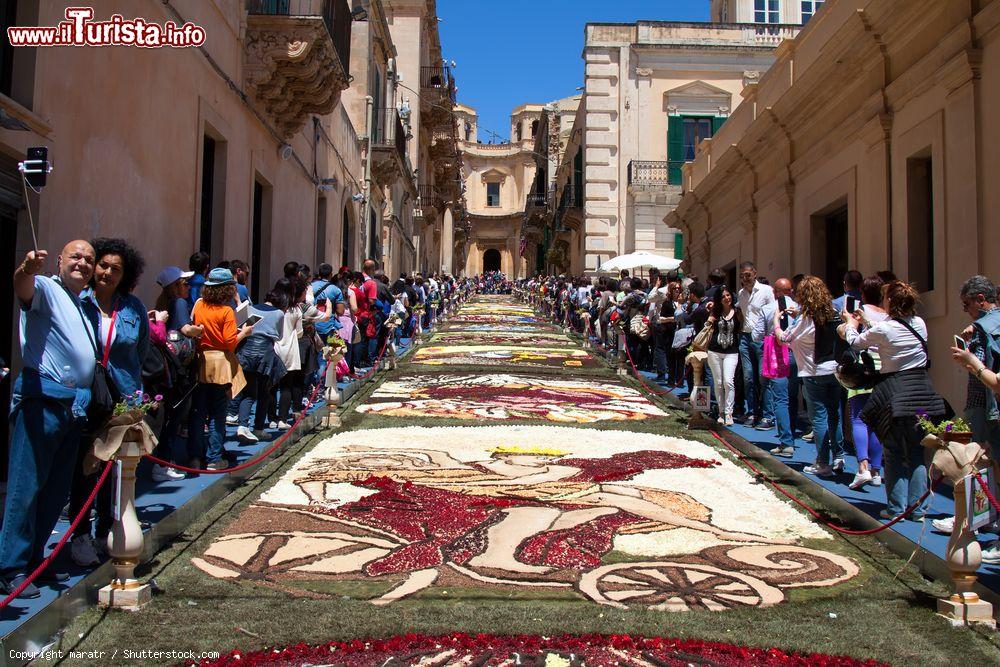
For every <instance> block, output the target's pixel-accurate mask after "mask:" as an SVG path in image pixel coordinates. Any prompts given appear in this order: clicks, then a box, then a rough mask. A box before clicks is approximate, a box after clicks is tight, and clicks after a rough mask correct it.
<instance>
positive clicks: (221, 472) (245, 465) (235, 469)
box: [145, 384, 319, 475]
mask: <svg viewBox="0 0 1000 667" xmlns="http://www.w3.org/2000/svg"><path fill="white" fill-rule="evenodd" d="M318 394H319V385H318V384H317V385H316V386H315V387H314V388H313V393H312V395H311V396H310V397H309V400H308V401H307V402H306V406H305V409H304V410H303V411H302V413H301V414H300V415H299V416H298V417H297V418H296V419H295V421H294V422H293V423H292V427H291V428H290V429H288V430H287V431H285V432H284V433H282V434H281V436H279V437H278V439H277V440H275V441H274V444H273V445H271V446H270V447H268V448H267V450H265V451H263V452H261V453H260V454H258V455H257V456H255V457H253V458H252V459H250V460H249V461H246V462H244V463H241V464H240V465H238V466H233V467H232V468H226V469H224V470H208V469H201V468H189V467H188V466H183V465H181V464H179V463H171V462H170V461H166V460H164V459H161V458H158V457H156V456H153V455H152V454H146V457H145V458H147V459H149V460H150V461H152V462H153V463H157V464H159V465H161V466H164V467H166V468H173V469H174V470H180V471H181V472H186V473H191V474H194V475H228V474H230V473H234V472H239V471H240V470H246V469H247V468H251V467H253V466H255V465H257V464H258V463H260V462H261V461H263V460H264V459H266V458H267V457H269V456H270V455H271V454H273V453H274V452H276V451H278V449H279V448H280V447H281V445H283V444H284V443H285V441H286V440H288V438H289V436H290V435H291V433H292V431H293V430H295V427H296V426H298V425H299V424H300V423H301V422H302V420H303V419H305V417H306V413H307V412H308V411H309V408H311V407H312V405H313V403H314V402H315V401H316V396H317V395H318Z"/></svg>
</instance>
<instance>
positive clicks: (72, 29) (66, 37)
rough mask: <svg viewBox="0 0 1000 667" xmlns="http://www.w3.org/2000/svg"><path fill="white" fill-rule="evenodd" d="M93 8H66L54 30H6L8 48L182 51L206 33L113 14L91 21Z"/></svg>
mask: <svg viewBox="0 0 1000 667" xmlns="http://www.w3.org/2000/svg"><path fill="white" fill-rule="evenodd" d="M93 18H94V8H93V7H67V8H66V20H65V21H60V22H59V25H57V26H39V27H37V28H29V27H19V26H12V27H10V28H7V39H9V40H10V44H11V46H138V47H141V48H144V49H158V48H162V47H164V46H170V47H174V48H185V47H188V46H201V45H202V44H204V43H205V29H204V28H202V27H201V26H199V25H195V24H194V23H191V22H190V21H189V22H187V23H185V24H184V25H182V26H178V25H177V24H176V23H174V22H173V21H167V22H166V23H164V24H163V25H160V24H159V23H151V22H149V21H146V20H145V19H142V18H135V19H126V18H125V17H123V16H122V15H121V14H114V15H112V16H111V18H110V19H109V20H107V21H94V20H92V19H93Z"/></svg>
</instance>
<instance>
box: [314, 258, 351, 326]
mask: <svg viewBox="0 0 1000 667" xmlns="http://www.w3.org/2000/svg"><path fill="white" fill-rule="evenodd" d="M333 278H334V276H333V267H332V266H330V265H329V264H327V263H325V262H324V263H323V264H320V265H319V267H317V268H316V280H314V281H313V282H312V284H311V285H310V286H311V287H312V291H313V300H314V303H315V304H316V305H317V306H319V305H320V304H322V303H323V302H324V301H325V300H326V299H329V300H330V303H331V304H333V307H334V308H336V307H337V304H338V303H343V302H344V293H343V292H341V291H340V288H339V287H337V283H336V282H335V281H334V279H333ZM315 326H316V333H318V334H319V336H320V338H322V339H323V341H324V342H326V337H327V336H329V335H330V334H331V333H333V332H334V331H336V330H337V329H339V328H340V321H339V320H338V319H337V315H336V313H334V314H333V316H332V317H330V319H328V320H326V321H325V322H317V323H316V325H315Z"/></svg>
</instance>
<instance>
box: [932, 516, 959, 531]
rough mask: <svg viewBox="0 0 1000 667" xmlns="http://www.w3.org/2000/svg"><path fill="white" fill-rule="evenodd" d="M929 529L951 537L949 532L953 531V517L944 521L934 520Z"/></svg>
mask: <svg viewBox="0 0 1000 667" xmlns="http://www.w3.org/2000/svg"><path fill="white" fill-rule="evenodd" d="M931 528H933V529H934V530H936V531H937V532H939V533H944V534H945V535H951V531H953V530H955V517H953V516H949V517H945V518H944V519H934V520H933V521H931Z"/></svg>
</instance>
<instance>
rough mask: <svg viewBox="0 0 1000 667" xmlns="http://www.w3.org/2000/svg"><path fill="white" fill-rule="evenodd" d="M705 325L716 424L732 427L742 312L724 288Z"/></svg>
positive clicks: (727, 289) (716, 295)
mask: <svg viewBox="0 0 1000 667" xmlns="http://www.w3.org/2000/svg"><path fill="white" fill-rule="evenodd" d="M707 324H709V325H710V326H711V327H712V337H711V339H710V340H709V343H708V367H709V368H711V369H712V382H713V383H714V384H715V401H716V403H718V405H719V423H720V424H725V425H726V426H732V425H733V406H734V405H735V404H736V365H737V364H738V363H739V360H740V332H741V331H743V311H741V310H740V308H739V306H737V305H736V299H735V298H734V297H733V292H732V290H730V289H729V287H727V286H726V285H723V286H722V287H720V288H719V290H718V291H717V292H716V294H715V301H714V303H713V304H712V314H711V315H710V316H709V318H708V322H707Z"/></svg>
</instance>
